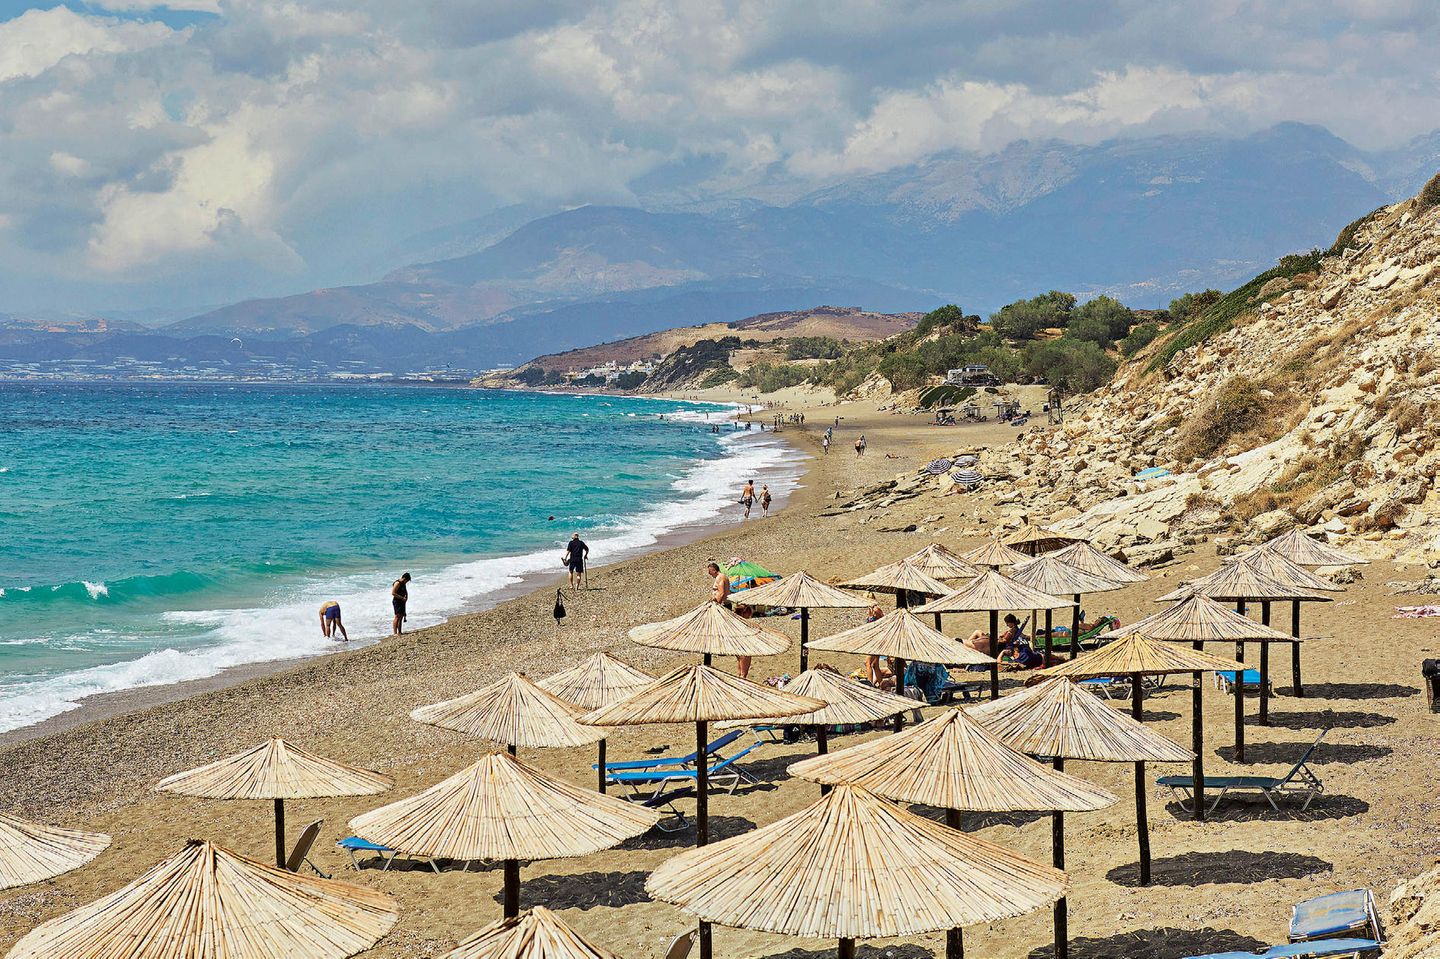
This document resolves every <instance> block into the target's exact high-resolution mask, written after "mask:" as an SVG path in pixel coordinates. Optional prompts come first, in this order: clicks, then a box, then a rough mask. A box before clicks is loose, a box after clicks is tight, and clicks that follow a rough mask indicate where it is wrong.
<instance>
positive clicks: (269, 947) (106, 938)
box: [8, 840, 399, 959]
mask: <svg viewBox="0 0 1440 959" xmlns="http://www.w3.org/2000/svg"><path fill="white" fill-rule="evenodd" d="M398 916H399V912H398V910H397V909H396V908H395V900H394V899H392V898H391V897H390V896H388V895H386V894H385V893H383V892H378V891H376V890H373V889H367V888H365V887H363V886H356V885H351V884H350V883H347V882H336V881H334V880H330V879H313V878H310V877H308V876H301V875H298V874H296V873H291V872H287V871H286V870H284V869H277V868H275V867H274V866H268V865H265V864H264V863H260V862H256V861H255V860H253V859H247V858H246V857H244V856H240V855H237V854H235V853H233V852H230V851H229V850H226V849H222V848H221V847H219V846H216V845H214V844H212V843H209V842H200V841H198V840H196V841H191V842H190V843H188V844H187V845H186V846H185V848H184V849H183V850H181V852H180V854H179V855H177V856H175V857H174V858H171V859H167V860H165V861H164V862H162V863H160V864H159V865H157V866H155V867H154V868H153V869H151V870H150V871H149V872H147V873H145V875H143V876H141V877H140V878H139V879H137V880H135V881H134V882H132V883H130V885H128V886H126V887H124V888H123V889H119V890H116V891H115V892H113V893H111V894H110V895H108V896H106V897H104V898H103V899H98V900H96V901H95V902H92V903H90V904H89V905H87V906H81V907H80V908H79V909H76V910H75V911H74V912H70V913H66V914H65V915H63V916H60V917H58V918H55V919H52V920H50V921H49V922H47V923H45V924H43V925H41V926H39V927H38V928H36V929H35V930H34V931H33V932H31V933H30V934H29V935H28V936H26V937H25V938H23V939H21V940H20V941H19V942H18V943H17V944H16V945H15V947H14V948H13V949H11V950H10V952H9V954H8V959H57V957H61V956H66V957H70V956H74V957H84V959H174V957H185V959H237V957H245V959H343V957H345V956H353V955H355V954H356V953H358V952H363V951H365V950H366V949H369V948H370V947H371V946H373V945H374V944H375V943H376V942H378V941H379V940H380V938H381V937H383V936H384V935H385V934H386V933H387V932H389V931H390V928H391V927H392V926H393V925H395V920H396V918H398Z"/></svg>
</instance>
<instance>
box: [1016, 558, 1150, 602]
mask: <svg viewBox="0 0 1440 959" xmlns="http://www.w3.org/2000/svg"><path fill="white" fill-rule="evenodd" d="M1010 580H1011V581H1012V582H1016V583H1019V584H1020V585H1021V586H1029V587H1030V588H1031V589H1038V590H1040V592H1042V593H1051V594H1053V595H1061V594H1064V593H1105V592H1109V591H1110V590H1112V589H1123V588H1124V587H1125V586H1127V585H1128V584H1127V583H1121V582H1117V581H1115V580H1113V579H1107V578H1105V577H1103V576H1096V575H1095V574H1094V573H1087V572H1085V571H1084V570H1083V569H1078V568H1076V567H1075V566H1072V565H1070V564H1069V563H1067V562H1065V561H1064V560H1061V559H1056V558H1055V554H1053V553H1046V554H1045V555H1043V556H1040V557H1038V558H1036V559H1032V560H1030V561H1029V562H1026V563H1021V564H1020V565H1018V566H1016V567H1015V568H1013V569H1012V570H1010Z"/></svg>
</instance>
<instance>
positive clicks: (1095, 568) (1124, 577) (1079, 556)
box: [1050, 542, 1150, 583]
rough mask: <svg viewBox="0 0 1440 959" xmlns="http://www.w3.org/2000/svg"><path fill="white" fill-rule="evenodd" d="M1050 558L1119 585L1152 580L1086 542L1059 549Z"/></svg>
mask: <svg viewBox="0 0 1440 959" xmlns="http://www.w3.org/2000/svg"><path fill="white" fill-rule="evenodd" d="M1050 556H1051V557H1052V558H1054V559H1058V560H1062V561H1063V562H1065V563H1067V564H1069V565H1070V566H1073V567H1075V568H1076V569H1078V570H1080V571H1081V572H1085V573H1093V574H1094V575H1096V576H1099V577H1102V578H1104V579H1112V580H1114V581H1115V582H1117V583H1143V582H1145V581H1146V580H1148V579H1149V578H1150V577H1148V576H1146V575H1145V574H1144V573H1138V572H1136V571H1135V570H1133V569H1131V568H1130V567H1129V566H1126V565H1125V564H1124V563H1122V562H1120V561H1119V560H1118V559H1115V558H1114V557H1112V556H1107V555H1105V554H1104V553H1102V552H1100V550H1098V549H1096V548H1095V547H1093V546H1091V545H1090V544H1089V543H1085V542H1080V543H1071V544H1070V545H1069V546H1067V547H1065V548H1064V549H1057V550H1056V551H1055V552H1053V553H1051V554H1050Z"/></svg>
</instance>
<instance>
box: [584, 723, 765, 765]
mask: <svg viewBox="0 0 1440 959" xmlns="http://www.w3.org/2000/svg"><path fill="white" fill-rule="evenodd" d="M742 735H744V730H740V729H735V730H731V731H730V732H728V733H726V734H725V735H723V736H721V737H720V738H719V739H717V740H715V741H714V742H712V743H710V745H708V746H706V747H705V755H706V756H714V755H715V754H716V753H718V752H719V751H720V750H722V749H724V748H725V747H726V746H728V745H730V744H731V743H733V742H734V741H735V740H737V739H739V738H740V737H741V736H742ZM752 748H753V747H752ZM747 752H748V750H747ZM699 757H700V754H699V753H698V752H694V753H690V754H689V755H688V756H657V757H655V758H654V759H632V760H627V761H626V762H619V763H606V764H605V775H606V776H607V777H608V776H610V774H611V773H623V772H637V771H644V770H649V769H671V768H679V769H683V768H684V767H686V766H694V765H695V761H696V760H697V759H698V758H699ZM590 768H591V769H599V768H600V766H599V764H598V763H591V764H590Z"/></svg>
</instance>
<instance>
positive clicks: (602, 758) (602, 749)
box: [596, 739, 605, 795]
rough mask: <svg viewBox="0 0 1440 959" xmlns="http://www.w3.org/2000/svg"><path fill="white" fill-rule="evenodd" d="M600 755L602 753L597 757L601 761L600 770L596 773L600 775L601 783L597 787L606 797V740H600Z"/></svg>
mask: <svg viewBox="0 0 1440 959" xmlns="http://www.w3.org/2000/svg"><path fill="white" fill-rule="evenodd" d="M599 753H600V755H599V756H598V757H597V759H598V760H599V768H598V769H597V770H596V771H597V772H598V773H599V774H600V782H599V783H598V784H597V785H596V788H597V789H599V791H600V794H601V795H604V794H605V740H603V739H602V740H600V746H599Z"/></svg>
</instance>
